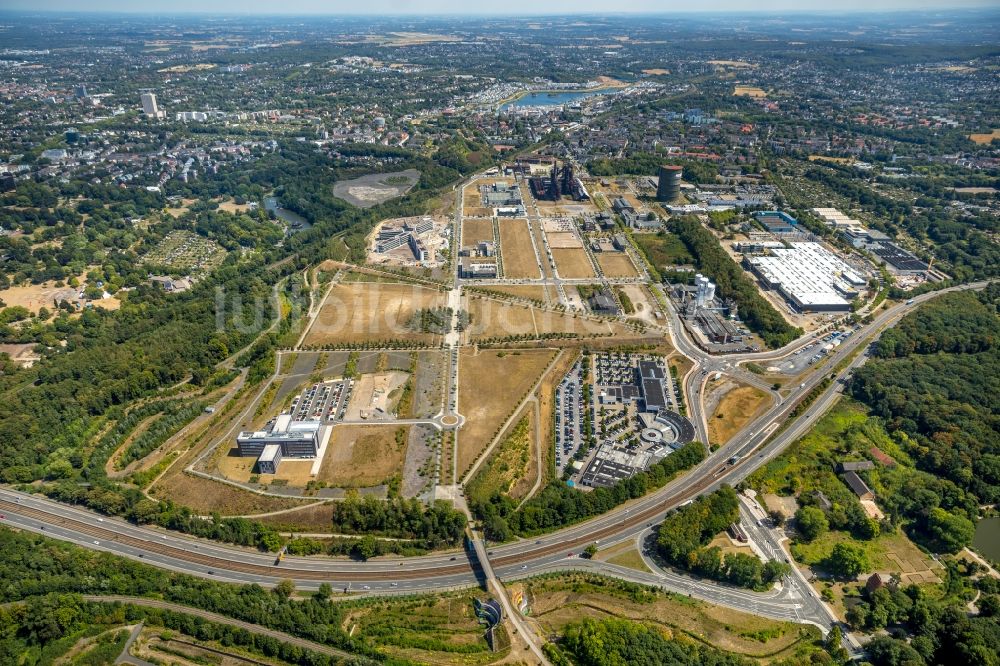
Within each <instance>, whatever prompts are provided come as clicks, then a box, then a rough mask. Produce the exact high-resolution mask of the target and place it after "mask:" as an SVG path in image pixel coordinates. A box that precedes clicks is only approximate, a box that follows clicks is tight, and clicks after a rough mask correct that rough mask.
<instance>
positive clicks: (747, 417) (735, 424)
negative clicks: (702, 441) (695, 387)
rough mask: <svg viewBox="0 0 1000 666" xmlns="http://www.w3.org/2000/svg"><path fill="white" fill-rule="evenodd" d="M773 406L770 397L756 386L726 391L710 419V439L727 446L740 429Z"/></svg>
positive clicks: (715, 443) (739, 387)
mask: <svg viewBox="0 0 1000 666" xmlns="http://www.w3.org/2000/svg"><path fill="white" fill-rule="evenodd" d="M769 404H771V398H770V396H769V395H768V394H767V393H765V392H764V391H761V390H760V389H759V388H756V387H754V386H736V385H735V384H734V385H733V388H731V389H729V390H727V391H725V393H724V394H723V395H722V397H721V398H720V399H719V400H718V404H717V406H716V408H715V410H714V411H713V412H712V416H711V418H709V419H708V438H709V441H711V442H712V444H714V445H720V444H725V443H726V442H728V441H729V439H730V438H731V437H732V436H733V435H734V434H736V433H737V432H738V431H739V430H740V428H742V427H743V426H745V425H746V424H747V423H749V422H750V421H752V420H753V419H754V418H755V417H756V416H757V415H758V414H759V413H760V412H761V411H762V410H763V409H764V408H766V407H767V406H768V405H769Z"/></svg>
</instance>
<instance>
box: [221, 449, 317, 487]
mask: <svg viewBox="0 0 1000 666" xmlns="http://www.w3.org/2000/svg"><path fill="white" fill-rule="evenodd" d="M235 453H236V449H235V448H234V449H232V451H231V452H230V453H229V454H228V455H226V456H223V457H222V458H221V459H220V460H219V466H218V472H219V474H220V475H221V476H223V477H224V478H226V479H229V480H230V481H238V482H240V483H247V482H249V481H250V477H251V476H252V475H253V474H254V465H256V464H257V459H256V458H253V457H249V456H248V457H245V458H243V457H240V456H237V455H234V454H235ZM312 464H313V461H312V460H295V459H294V458H284V459H283V460H282V461H281V465H279V466H278V473H277V474H260V475H259V478H260V482H261V483H263V484H270V483H271V482H273V481H281V482H282V483H284V484H287V485H289V486H293V487H295V488H304V487H305V485H306V484H307V483H309V482H310V481H311V480H312V478H313V477H312V476H311V475H310V474H309V472H310V471H311V470H312Z"/></svg>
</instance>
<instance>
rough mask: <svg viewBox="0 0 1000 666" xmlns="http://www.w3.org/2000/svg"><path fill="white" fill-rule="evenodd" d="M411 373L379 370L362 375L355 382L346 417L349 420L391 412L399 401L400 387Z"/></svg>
mask: <svg viewBox="0 0 1000 666" xmlns="http://www.w3.org/2000/svg"><path fill="white" fill-rule="evenodd" d="M407 379H409V375H408V374H407V373H405V372H398V371H397V372H379V373H375V374H370V375H361V377H359V378H358V379H357V381H356V382H355V384H354V390H353V391H352V392H351V401H350V402H349V403H348V404H347V411H346V412H345V413H344V418H345V419H348V420H355V419H362V418H371V417H373V416H374V417H379V415H380V412H379V411H378V410H381V414H391V413H393V411H394V410H395V409H396V403H398V402H399V394H400V389H401V387H402V386H403V384H405V383H406V380H407Z"/></svg>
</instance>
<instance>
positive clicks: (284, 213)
mask: <svg viewBox="0 0 1000 666" xmlns="http://www.w3.org/2000/svg"><path fill="white" fill-rule="evenodd" d="M264 210H266V211H267V212H269V213H274V216H275V217H276V218H278V219H279V220H281V221H283V222H285V223H286V224H287V225H288V230H289V231H299V230H301V229H308V228H309V227H310V226H312V225H310V224H309V221H308V220H306V218H304V217H302V216H301V215H299V214H298V213H294V212H292V211H290V210H288V209H287V208H282V207H281V206H280V205H278V200H277V199H275V198H274V197H267V198H266V199H264Z"/></svg>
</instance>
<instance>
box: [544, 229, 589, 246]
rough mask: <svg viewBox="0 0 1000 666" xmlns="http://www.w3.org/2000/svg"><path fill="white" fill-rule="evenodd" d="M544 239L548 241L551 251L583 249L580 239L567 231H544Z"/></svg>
mask: <svg viewBox="0 0 1000 666" xmlns="http://www.w3.org/2000/svg"><path fill="white" fill-rule="evenodd" d="M545 237H546V238H547V239H548V241H549V247H551V248H552V249H553V250H556V249H560V250H561V249H568V248H582V247H583V241H582V240H580V237H579V236H577V235H576V234H574V233H571V232H568V231H546V232H545Z"/></svg>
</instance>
